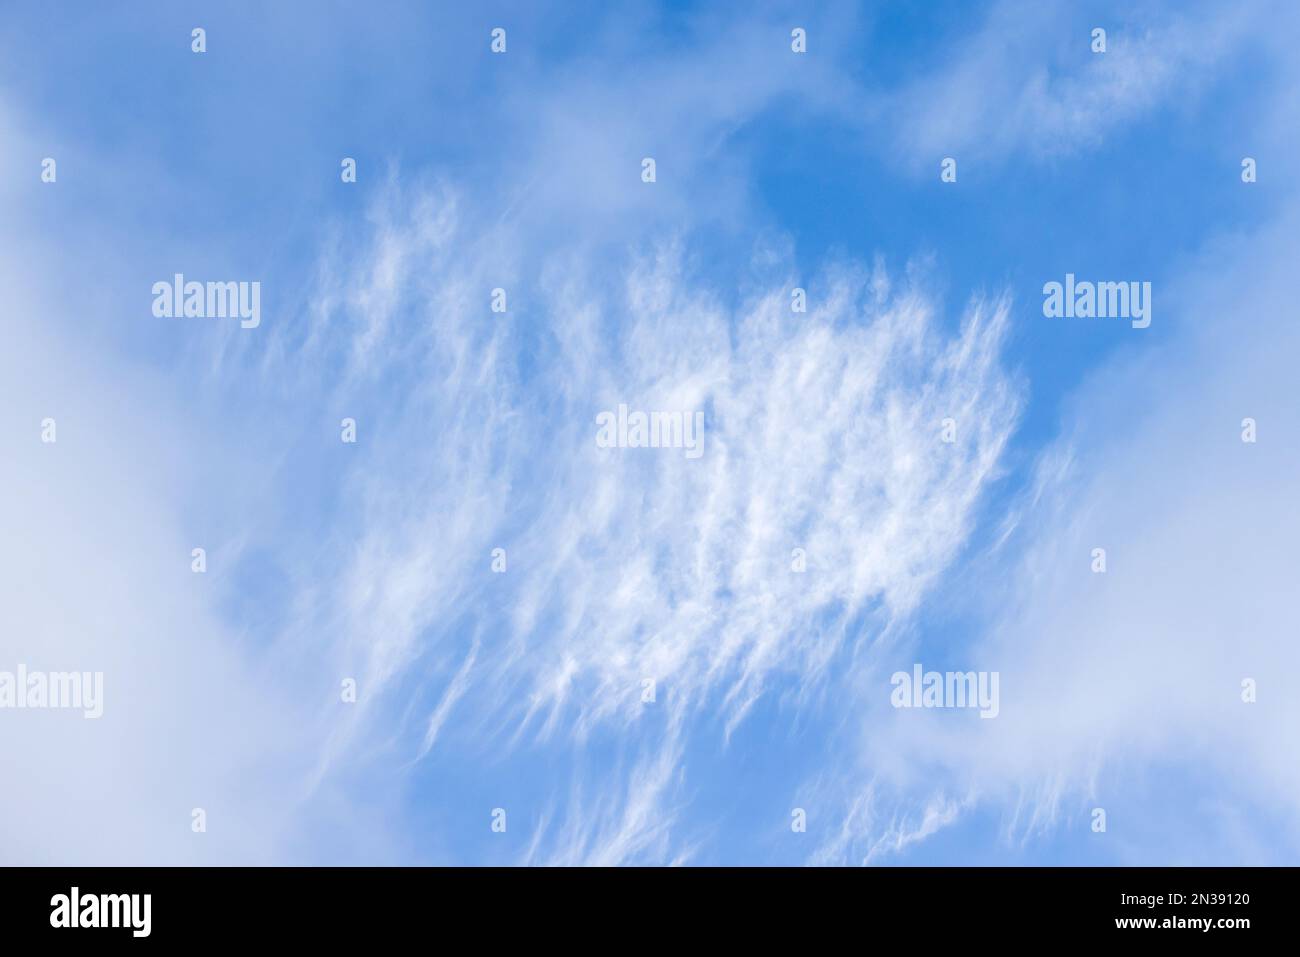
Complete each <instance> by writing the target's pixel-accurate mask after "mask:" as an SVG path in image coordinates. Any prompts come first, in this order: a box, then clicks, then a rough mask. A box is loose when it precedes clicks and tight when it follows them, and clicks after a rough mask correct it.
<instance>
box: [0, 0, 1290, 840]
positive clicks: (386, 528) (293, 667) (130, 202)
mask: <svg viewBox="0 0 1300 957" xmlns="http://www.w3.org/2000/svg"><path fill="white" fill-rule="evenodd" d="M195 27H202V28H203V29H205V30H206V41H207V49H206V52H204V53H201V54H199V53H194V52H192V51H191V30H192V29H193V28H195ZM497 27H501V28H504V29H505V30H506V32H507V50H506V52H505V53H503V54H494V53H492V52H491V50H490V42H491V31H492V30H493V29H494V28H497ZM796 27H799V28H803V29H805V30H806V31H807V38H808V40H807V52H806V53H803V54H796V53H794V52H792V50H791V41H790V36H791V30H792V29H794V28H796ZM1095 27H1102V28H1104V29H1105V30H1106V31H1107V50H1106V52H1104V53H1094V52H1093V51H1092V50H1091V48H1090V44H1091V31H1092V30H1093V28H1095ZM1297 27H1300V13H1297V11H1295V10H1294V9H1293V8H1292V7H1291V5H1289V4H1286V3H1282V2H1274V3H1271V2H1263V0H1260V2H1248V3H1242V4H1233V5H1231V6H1230V7H1228V6H1225V5H1223V4H1214V3H1177V4H1175V3H1145V4H1132V3H1086V4H1078V3H1064V2H1060V3H1054V2H1046V3H1044V2H1034V3H1031V2H993V3H984V4H975V3H957V2H952V3H927V4H918V5H914V4H889V5H886V4H858V5H850V4H822V5H818V6H817V8H816V10H814V11H808V10H804V9H801V8H799V7H796V6H793V5H781V4H734V5H728V4H684V3H669V4H658V5H656V4H638V5H623V4H617V5H609V4H565V5H548V4H542V3H528V4H524V3H518V4H474V5H471V6H469V7H461V6H458V5H450V4H432V3H392V4H386V5H383V9H382V10H379V11H377V10H375V9H374V8H373V7H372V6H371V5H365V4H346V3H325V4H312V5H303V4H295V3H282V4H275V5H272V6H271V7H270V8H267V7H266V6H264V5H259V4H252V3H232V4H225V5H222V6H221V7H220V8H219V9H212V8H209V7H208V6H207V5H203V4H186V3H135V4H129V5H128V4H121V5H107V6H96V7H95V8H94V9H93V10H91V9H89V8H86V9H82V8H79V7H75V6H72V5H48V4H35V3H13V4H10V5H9V6H8V7H7V8H6V11H5V14H4V16H3V18H0V54H2V55H0V139H2V141H3V148H0V184H2V185H0V189H2V190H3V196H2V199H3V208H4V210H5V216H4V219H3V225H2V226H0V229H2V230H3V232H2V233H0V235H2V236H3V240H4V244H5V251H4V252H5V254H4V256H3V257H0V259H2V260H3V265H2V266H0V269H3V276H4V284H3V288H4V289H5V296H6V313H7V318H8V329H9V348H8V349H7V350H5V354H4V356H3V358H0V409H2V410H3V412H2V413H0V414H2V415H3V418H4V422H3V425H4V428H3V430H2V434H3V435H4V436H5V439H4V441H5V460H6V463H7V467H6V469H5V470H4V475H3V481H4V483H5V485H4V494H3V496H0V498H2V499H3V503H2V504H0V518H2V519H3V529H4V532H5V539H6V540H7V541H8V542H10V543H11V546H12V547H11V548H9V549H6V550H5V553H6V554H5V557H4V565H3V567H0V573H2V574H0V580H3V582H4V585H3V586H0V587H3V591H2V592H0V595H3V602H4V605H5V607H6V608H7V610H8V612H9V618H10V620H11V628H10V629H8V634H7V635H6V637H5V638H4V639H2V640H0V671H2V670H5V669H12V668H13V666H14V665H15V664H16V663H18V662H23V663H26V664H27V665H28V666H29V667H31V668H42V667H43V668H46V669H48V670H50V671H58V670H64V669H77V670H87V671H94V670H102V671H103V672H104V675H105V686H106V704H105V713H104V716H103V717H102V718H101V719H98V720H97V721H94V722H87V721H83V720H82V719H81V717H80V716H79V715H65V714H57V713H36V712H18V711H11V712H0V740H3V741H4V742H5V744H6V747H7V749H8V750H9V751H10V753H11V755H12V761H13V764H12V766H13V768H14V769H15V772H16V773H15V775H14V780H17V781H20V782H22V783H21V784H20V785H19V786H18V787H16V788H14V787H10V788H6V789H4V791H5V793H4V794H3V795H2V796H0V821H3V822H5V823H4V824H0V860H4V861H6V862H12V863H173V862H174V863H236V862H247V863H293V864H313V863H380V864H390V863H402V864H409V863H435V864H436V863H446V864H545V863H556V864H578V863H595V864H671V863H685V864H808V863H811V864H863V863H868V864H873V865H875V864H883V865H890V864H971V863H994V864H998V863H1005V864H1033V863H1048V864H1190V863H1203V864H1266V863H1267V864H1279V863H1295V861H1296V857H1297V848H1298V847H1300V830H1297V818H1296V814H1295V808H1296V807H1297V806H1300V805H1298V804H1297V801H1296V798H1297V796H1298V795H1300V760H1298V758H1300V752H1298V751H1297V748H1296V745H1295V742H1294V729H1295V728H1296V727H1297V720H1298V719H1300V705H1298V703H1297V698H1296V695H1295V693H1294V689H1293V688H1292V687H1291V685H1292V684H1293V682H1291V681H1289V679H1288V678H1287V676H1288V675H1289V674H1294V673H1296V669H1297V668H1298V667H1300V652H1298V651H1297V645H1296V642H1295V634H1296V616H1295V614H1294V611H1293V609H1292V604H1291V602H1290V601H1289V600H1288V597H1287V596H1288V594H1289V593H1290V592H1291V591H1292V590H1293V588H1294V579H1295V571H1296V562H1295V557H1294V549H1293V546H1292V543H1293V542H1294V540H1295V537H1296V534H1298V533H1300V518H1298V516H1297V510H1296V509H1295V508H1294V503H1293V499H1294V478H1295V475H1296V474H1297V465H1300V454H1298V453H1297V442H1296V440H1297V428H1296V423H1297V421H1298V419H1297V416H1298V415H1300V409H1298V408H1297V399H1296V395H1295V390H1294V386H1293V382H1294V364H1295V359H1296V356H1297V355H1300V353H1298V352H1297V351H1296V347H1297V346H1298V345H1300V343H1298V342H1297V333H1296V331H1295V324H1294V323H1293V322H1292V321H1291V313H1292V312H1293V310H1294V303H1293V300H1294V294H1293V291H1292V289H1291V285H1290V282H1291V274H1292V272H1293V265H1292V264H1293V263H1294V262H1295V261H1296V253H1297V252H1298V251H1300V250H1297V243H1296V239H1295V236H1296V232H1295V225H1296V222H1297V219H1298V218H1300V216H1298V213H1300V210H1298V209H1297V196H1296V191H1295V188H1294V183H1295V178H1296V170H1295V156H1296V155H1297V145H1298V144H1297V143H1296V135H1297V134H1296V132H1295V131H1296V130H1297V129H1298V128H1300V127H1298V126H1297V122H1296V121H1297V119H1300V116H1298V114H1300V102H1298V101H1297V93H1296V92H1295V91H1296V90H1297V89H1300V86H1297V83H1296V80H1297V79H1300V77H1297V75H1296V73H1297V67H1296V63H1295V58H1294V53H1293V49H1294V44H1295V40H1296V38H1297V37H1296V33H1297ZM47 157H51V158H54V159H55V160H56V161H57V180H56V181H55V182H53V183H48V182H43V181H42V179H41V168H42V167H41V164H42V161H43V159H45V158H47ZM344 157H351V158H354V159H355V160H356V163H357V171H358V175H357V181H356V182H355V183H344V182H342V181H341V178H340V161H341V160H342V159H343V158H344ZM644 157H653V158H654V159H655V161H656V164H657V166H656V170H657V177H656V181H655V182H654V183H645V182H642V180H641V161H642V159H643V158H644ZM945 157H953V158H955V159H956V160H957V168H958V176H957V181H956V182H954V183H945V182H941V180H940V176H939V169H940V162H941V161H942V160H943V159H944V158H945ZM1243 157H1252V158H1254V159H1255V160H1256V162H1257V164H1258V171H1259V173H1258V181H1257V182H1254V183H1244V182H1243V181H1242V178H1241V162H1242V159H1243ZM177 272H181V273H184V274H185V275H186V277H188V278H193V279H198V280H200V281H206V280H213V281H216V280H221V281H225V280H234V281H257V282H260V283H261V291H262V300H261V323H260V325H259V326H258V327H257V328H255V329H241V328H240V325H239V323H238V322H237V321H232V320H229V319H217V318H211V319H200V318H189V319H175V318H160V317H157V316H155V315H153V313H152V312H151V308H150V307H151V303H152V295H151V293H150V290H151V287H152V285H153V283H155V282H157V281H159V280H164V281H166V280H170V278H171V277H172V275H173V274H175V273H177ZM1066 273H1074V274H1076V275H1077V276H1078V277H1079V278H1080V279H1091V280H1095V281H1129V280H1133V281H1147V282H1150V283H1151V284H1152V288H1153V290H1154V292H1153V321H1152V323H1151V325H1150V327H1149V328H1146V329H1134V328H1131V327H1130V324H1129V323H1128V321H1126V320H1122V319H1049V318H1046V317H1044V315H1043V311H1042V302H1043V300H1042V296H1043V292H1042V288H1043V284H1044V283H1046V282H1049V281H1061V280H1062V279H1063V277H1064V276H1065V274H1066ZM795 287H799V288H803V289H806V291H807V297H808V311H807V312H806V313H794V312H792V311H791V308H790V301H791V300H790V293H791V290H792V289H794V288H795ZM496 288H502V289H505V290H506V293H507V298H508V307H507V310H506V312H504V313H494V312H493V311H492V310H491V308H490V300H491V293H492V290H493V289H496ZM620 403H627V404H629V405H631V406H632V407H634V408H641V409H648V410H659V409H662V410H670V409H699V410H702V411H703V412H704V413H705V421H706V427H705V438H704V442H705V445H704V448H705V452H704V455H703V456H701V457H700V458H699V459H688V458H686V457H685V456H682V455H681V454H680V452H677V451H672V450H666V449H660V450H649V449H604V448H600V447H598V445H597V441H596V427H595V416H596V414H597V413H599V412H600V411H602V410H606V409H614V408H616V407H617V406H618V405H619V404H620ZM949 416H952V417H954V419H955V421H956V423H957V440H956V442H955V443H953V444H947V443H943V442H940V441H939V440H938V439H937V436H938V434H939V428H940V422H941V420H943V419H944V418H946V417H949ZM47 417H53V418H55V419H56V420H57V422H58V430H59V437H58V441H57V443H55V444H52V445H51V444H45V443H42V442H41V441H40V425H39V424H40V423H41V421H42V420H43V419H45V418H47ZM345 417H350V418H354V419H355V420H356V422H357V431H358V440H357V442H356V443H343V442H341V441H340V422H341V420H342V419H343V418H345ZM1246 417H1250V418H1253V419H1255V420H1256V421H1257V423H1258V424H1259V425H1258V428H1259V438H1258V441H1257V442H1255V443H1245V442H1242V441H1241V422H1242V420H1243V419H1244V418H1246ZM1099 546H1100V547H1104V548H1106V550H1107V556H1108V562H1109V567H1108V569H1107V572H1106V573H1105V574H1104V575H1097V574H1094V573H1093V572H1092V571H1091V569H1090V567H1089V562H1090V557H1089V556H1090V553H1091V550H1092V549H1093V548H1095V547H1099ZM194 547H203V548H205V549H206V551H207V555H208V570H207V571H206V572H205V573H204V574H202V575H199V574H194V573H193V572H192V571H191V567H190V554H191V549H193V548H194ZM496 548H502V549H505V552H506V555H507V556H508V559H507V568H506V570H505V571H504V572H501V573H495V572H493V570H492V567H491V564H492V553H493V549H496ZM795 548H802V549H804V550H805V551H806V553H807V561H808V568H807V571H806V572H803V573H799V574H796V573H793V572H792V570H791V551H792V549H795ZM914 663H921V664H923V665H924V666H925V667H926V668H927V669H930V668H934V669H938V670H941V671H942V670H953V671H962V672H965V671H970V670H975V671H997V672H999V674H1000V675H1001V711H1000V714H999V715H998V717H997V718H996V719H994V720H991V721H985V720H981V719H980V717H979V716H978V714H976V713H974V712H971V711H963V710H959V709H937V710H933V711H923V710H911V709H895V708H893V707H891V706H890V690H891V686H890V675H891V673H893V672H894V671H896V670H900V669H901V670H904V671H910V669H911V667H912V665H913V664H914ZM349 678H350V679H354V680H355V681H356V682H357V688H358V696H357V700H356V702H355V703H353V702H344V701H342V700H340V693H339V688H340V682H341V681H343V680H344V679H349ZM647 678H650V679H653V680H654V681H655V683H656V691H657V694H656V699H655V700H654V701H653V702H644V701H642V700H641V694H642V688H643V681H645V680H646V679H647ZM1244 679H1252V680H1254V681H1257V682H1258V689H1259V690H1258V698H1257V700H1256V701H1255V702H1253V703H1245V702H1243V701H1242V700H1241V682H1242V681H1243V680H1244ZM194 808H203V809H204V810H205V811H206V813H207V818H208V827H207V830H206V831H205V832H203V833H196V832H194V831H193V830H192V828H191V815H192V810H193V809H194ZM496 808H501V809H504V810H505V812H506V816H507V821H508V824H507V828H506V830H505V832H504V833H498V832H494V831H493V830H492V829H491V827H490V824H491V821H492V812H493V809H496ZM796 808H800V809H803V810H804V811H806V814H807V821H808V825H807V829H806V831H801V832H796V831H792V829H791V813H792V810H793V809H796ZM1095 808H1103V809H1105V810H1106V813H1107V819H1108V826H1107V829H1106V831H1105V832H1102V833H1098V832H1095V831H1094V830H1093V829H1092V827H1091V824H1092V820H1093V817H1092V815H1093V809H1095Z"/></svg>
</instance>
